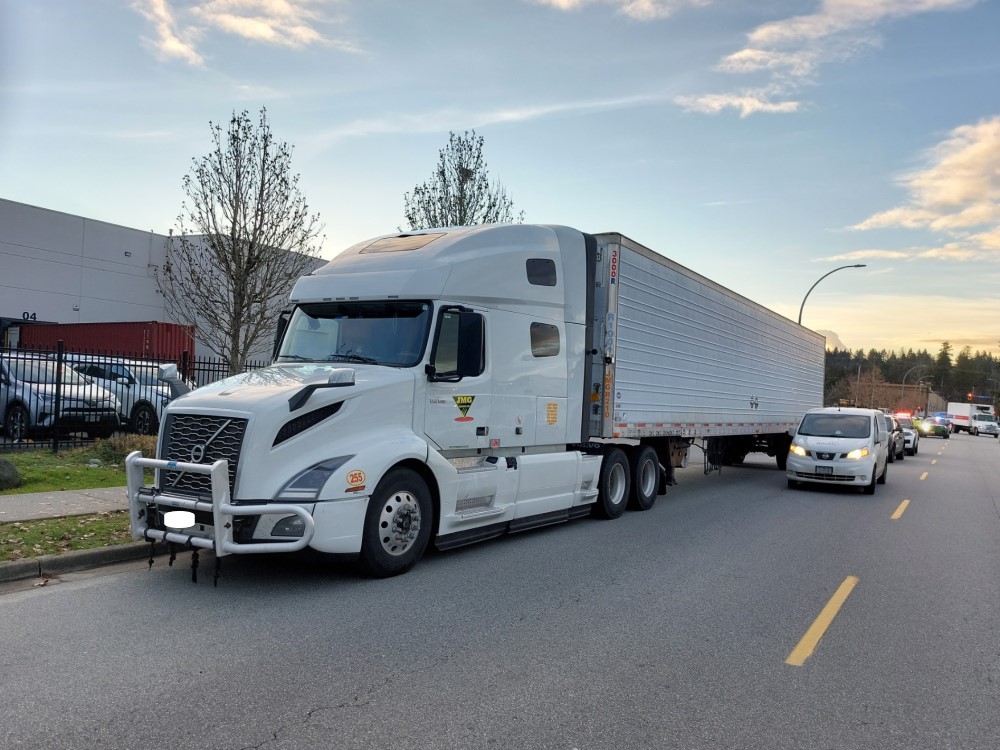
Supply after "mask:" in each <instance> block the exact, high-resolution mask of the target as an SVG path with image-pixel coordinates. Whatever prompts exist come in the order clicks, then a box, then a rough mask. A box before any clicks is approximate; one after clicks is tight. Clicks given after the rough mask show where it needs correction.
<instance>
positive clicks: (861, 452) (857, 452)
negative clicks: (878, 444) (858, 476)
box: [844, 448, 868, 461]
mask: <svg viewBox="0 0 1000 750" xmlns="http://www.w3.org/2000/svg"><path fill="white" fill-rule="evenodd" d="M867 455H868V449H867V448H855V449H854V450H852V451H851V452H850V453H848V454H847V455H846V456H844V458H850V459H852V460H854V461H858V460H860V459H862V458H864V457H865V456H867Z"/></svg>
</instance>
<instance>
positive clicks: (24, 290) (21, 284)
mask: <svg viewBox="0 0 1000 750" xmlns="http://www.w3.org/2000/svg"><path fill="white" fill-rule="evenodd" d="M168 239H169V238H168V237H167V236H166V235H163V234H156V233H155V232H143V231H140V230H138V229H130V228H128V227H123V226H119V225H117V224H109V223H107V222H104V221H96V220H94V219H87V218H84V217H82V216H73V215H71V214H65V213H61V212H59V211H53V210H51V209H48V208H39V207H37V206H29V205H27V204H25V203H17V202H16V201H11V200H6V199H3V198H0V345H5V344H13V343H16V338H15V335H13V334H14V332H15V331H16V326H17V325H18V324H19V323H20V322H21V321H22V320H31V321H38V322H46V323H107V322H140V321H161V322H167V323H184V324H187V323H189V322H190V321H183V320H175V319H173V318H172V317H170V316H169V315H168V313H167V311H166V308H165V305H164V303H163V297H162V295H161V294H160V292H159V290H158V289H157V288H156V278H155V271H156V269H158V268H159V267H160V266H162V265H163V261H164V259H165V257H166V245H167V241H168ZM325 263H326V261H325V260H323V259H321V258H317V259H316V262H315V264H314V265H313V268H317V267H319V266H321V265H323V264H325ZM289 291H290V290H289ZM278 293H280V294H282V296H284V295H285V294H287V292H286V291H285V290H281V291H280V292H278ZM286 299H287V297H286ZM195 325H196V326H200V325H203V324H202V323H200V322H198V321H195ZM12 326H13V327H14V328H12ZM270 339H271V337H270V336H268V337H266V339H265V343H264V344H262V345H261V347H260V348H259V349H258V350H256V351H254V352H252V353H251V359H259V358H269V357H270V350H271V344H270ZM196 340H197V348H198V352H199V353H201V354H218V352H213V351H212V350H211V348H210V347H209V346H208V344H207V342H206V341H205V339H204V337H203V336H197V335H196Z"/></svg>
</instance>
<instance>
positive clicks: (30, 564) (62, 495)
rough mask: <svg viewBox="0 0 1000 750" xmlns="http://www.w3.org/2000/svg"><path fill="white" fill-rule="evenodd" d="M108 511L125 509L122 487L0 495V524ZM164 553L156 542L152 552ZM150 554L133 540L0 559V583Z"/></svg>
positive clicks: (49, 576) (126, 499) (142, 557)
mask: <svg viewBox="0 0 1000 750" xmlns="http://www.w3.org/2000/svg"><path fill="white" fill-rule="evenodd" d="M107 510H128V496H127V492H126V488H125V487H107V488H102V489H94V490H64V491H62V492H32V493H26V494H23V495H0V523H13V522H15V521H37V520H41V519H45V518H58V517H61V516H77V515H84V514H89V513H100V512H102V511H107ZM163 552H164V545H162V544H157V545H156V548H155V553H156V554H157V555H160V554H163ZM149 555H150V548H149V545H148V544H146V543H145V542H133V543H131V544H119V545H114V546H111V547H98V548H95V549H87V550H77V551H72V552H63V553H62V554H59V555H43V556H42V557H32V558H26V559H24V560H14V561H13V562H0V584H4V583H10V582H15V581H22V580H25V579H31V578H51V577H58V576H60V575H62V574H63V573H69V572H73V571H77V570H86V569H88V568H96V567H100V566H103V565H113V564H115V563H120V562H127V561H130V560H140V559H145V558H148V557H149Z"/></svg>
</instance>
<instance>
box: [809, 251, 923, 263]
mask: <svg viewBox="0 0 1000 750" xmlns="http://www.w3.org/2000/svg"><path fill="white" fill-rule="evenodd" d="M912 257H914V253H909V252H904V251H902V250H852V251H851V252H849V253H842V254H840V255H828V256H826V257H825V258H814V259H813V263H838V262H841V261H856V260H868V259H872V258H875V259H878V260H906V259H908V258H912Z"/></svg>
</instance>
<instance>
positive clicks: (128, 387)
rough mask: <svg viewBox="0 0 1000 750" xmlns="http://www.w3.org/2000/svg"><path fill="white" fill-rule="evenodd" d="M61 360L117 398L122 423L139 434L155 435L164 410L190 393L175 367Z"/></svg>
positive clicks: (121, 361) (104, 359) (90, 358)
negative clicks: (176, 399) (179, 397)
mask: <svg viewBox="0 0 1000 750" xmlns="http://www.w3.org/2000/svg"><path fill="white" fill-rule="evenodd" d="M64 358H65V360H66V363H67V364H68V365H69V366H70V367H72V368H73V369H74V370H76V371H77V372H79V373H81V374H82V375H85V376H87V377H88V378H90V379H91V380H93V381H94V382H95V383H97V384H99V385H101V386H102V387H104V388H106V389H108V390H109V391H111V392H112V393H114V394H115V395H116V396H117V397H118V400H119V401H120V402H121V411H122V414H121V418H122V422H123V423H125V424H127V425H128V428H129V429H130V430H131V431H132V432H135V433H138V434H140V435H155V434H156V433H157V431H158V430H159V428H160V419H161V417H162V416H163V409H164V407H165V406H166V405H167V404H169V403H170V402H171V401H172V400H173V399H175V398H177V397H178V396H182V395H183V394H185V393H187V392H188V391H190V390H191V389H190V388H189V387H188V385H187V384H186V383H185V382H184V381H182V380H181V379H180V378H179V377H178V376H177V365H173V364H167V365H160V364H157V363H155V362H145V361H143V360H134V359H118V358H109V357H100V356H90V355H83V354H66V355H64Z"/></svg>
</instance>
